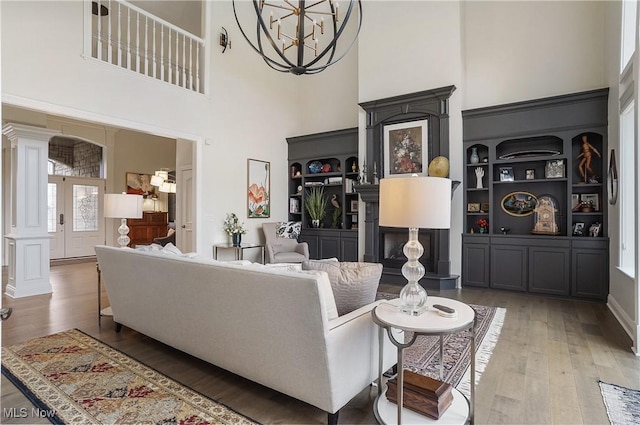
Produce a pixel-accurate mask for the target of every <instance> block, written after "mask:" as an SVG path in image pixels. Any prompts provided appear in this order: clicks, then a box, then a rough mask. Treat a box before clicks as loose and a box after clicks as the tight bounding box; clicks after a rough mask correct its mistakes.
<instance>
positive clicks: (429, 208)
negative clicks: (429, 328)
mask: <svg viewBox="0 0 640 425" xmlns="http://www.w3.org/2000/svg"><path fill="white" fill-rule="evenodd" d="M379 225H380V226H384V227H402V228H407V227H408V228H409V241H408V242H407V243H406V244H405V245H404V248H403V249H402V252H404V255H406V257H407V260H408V261H407V262H406V263H405V264H404V265H403V266H402V275H403V276H404V277H405V278H406V279H407V281H408V283H407V284H406V285H405V286H404V288H402V291H400V301H401V303H400V304H401V310H402V311H403V312H405V313H407V314H410V315H413V316H418V315H420V314H422V313H424V312H425V311H426V309H427V291H425V290H424V288H423V287H422V286H421V285H420V283H419V281H420V279H422V277H423V276H424V273H425V270H424V266H423V265H422V264H421V263H420V262H419V261H418V260H419V259H420V257H421V256H422V254H423V253H424V248H423V247H422V244H421V243H420V241H419V240H418V231H419V230H420V229H448V228H450V227H451V180H449V179H447V178H443V177H418V176H417V175H413V176H411V177H395V178H386V179H382V180H380V217H379Z"/></svg>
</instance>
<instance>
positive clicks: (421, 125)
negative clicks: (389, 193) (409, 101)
mask: <svg viewBox="0 0 640 425" xmlns="http://www.w3.org/2000/svg"><path fill="white" fill-rule="evenodd" d="M428 125H429V121H428V120H418V121H409V122H403V123H398V124H390V125H385V126H384V128H383V138H384V140H383V144H384V152H383V154H384V170H383V171H384V175H383V177H400V176H403V175H405V174H418V175H422V176H426V175H427V168H428V165H429V152H428V151H429V143H428V137H429V133H428V128H429V127H428Z"/></svg>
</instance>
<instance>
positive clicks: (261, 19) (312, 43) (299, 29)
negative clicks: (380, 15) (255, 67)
mask: <svg viewBox="0 0 640 425" xmlns="http://www.w3.org/2000/svg"><path fill="white" fill-rule="evenodd" d="M243 3H244V2H243ZM252 3H253V7H254V9H255V13H256V15H257V23H256V37H255V40H253V41H252V40H251V39H250V38H249V37H248V36H247V34H246V33H245V31H244V30H243V29H242V25H241V24H240V18H238V11H237V10H236V0H233V14H234V15H235V18H236V22H237V23H238V27H239V28H240V32H241V33H242V35H243V36H244V38H245V39H246V40H247V42H249V44H250V45H251V47H253V50H255V51H256V52H257V53H258V54H259V55H260V56H262V58H263V59H264V61H265V62H266V63H267V65H269V66H270V67H271V68H273V69H275V70H276V71H280V72H291V73H292V74H295V75H301V74H317V73H318V72H321V71H323V70H324V69H326V68H327V67H328V66H330V65H333V64H334V63H336V62H338V61H339V60H340V59H342V58H343V57H344V56H345V55H346V54H347V52H348V51H349V50H350V49H351V46H353V44H354V43H355V41H356V39H357V38H358V34H359V32H360V27H361V26H362V4H361V2H360V0H343V1H342V2H341V3H342V4H345V3H347V4H348V6H347V7H340V6H339V4H338V2H337V1H336V0H315V1H311V2H305V0H299V1H293V0H291V1H289V0H284V1H278V0H272V1H266V0H252ZM307 3H309V4H307ZM343 10H344V12H343ZM356 14H357V18H354V16H355V15H356ZM352 18H354V19H357V20H358V21H357V28H356V29H353V28H352V27H353V25H348V24H349V21H350V20H351V19H352ZM354 25H355V24H354ZM353 31H355V34H354V35H353V40H351V43H349V44H348V46H346V49H344V50H343V51H342V50H341V51H340V53H338V40H339V39H340V38H341V37H343V36H345V34H347V33H349V32H353ZM340 47H342V43H341V46H340Z"/></svg>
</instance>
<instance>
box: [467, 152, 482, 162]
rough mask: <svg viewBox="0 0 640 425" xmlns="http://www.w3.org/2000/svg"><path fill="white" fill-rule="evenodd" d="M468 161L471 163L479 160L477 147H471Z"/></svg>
mask: <svg viewBox="0 0 640 425" xmlns="http://www.w3.org/2000/svg"><path fill="white" fill-rule="evenodd" d="M469 162H470V163H472V164H477V163H478V162H480V157H479V156H478V148H471V156H470V157H469Z"/></svg>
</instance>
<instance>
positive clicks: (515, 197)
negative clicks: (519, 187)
mask: <svg viewBox="0 0 640 425" xmlns="http://www.w3.org/2000/svg"><path fill="white" fill-rule="evenodd" d="M537 204H538V198H536V196H535V195H534V194H532V193H529V192H511V193H507V194H506V195H505V196H504V198H502V201H500V205H501V206H502V210H503V211H504V212H506V213H507V214H509V215H512V216H515V217H525V216H528V215H531V214H533V210H534V209H535V208H536V205H537Z"/></svg>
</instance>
